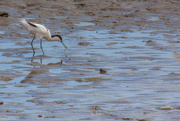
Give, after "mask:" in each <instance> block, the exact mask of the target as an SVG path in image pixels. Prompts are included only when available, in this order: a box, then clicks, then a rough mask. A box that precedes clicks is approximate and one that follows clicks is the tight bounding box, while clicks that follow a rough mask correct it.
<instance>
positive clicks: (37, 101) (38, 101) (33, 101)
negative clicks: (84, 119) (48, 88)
mask: <svg viewBox="0 0 180 121" xmlns="http://www.w3.org/2000/svg"><path fill="white" fill-rule="evenodd" d="M27 102H32V103H40V104H42V103H43V101H41V100H38V99H33V100H27Z"/></svg>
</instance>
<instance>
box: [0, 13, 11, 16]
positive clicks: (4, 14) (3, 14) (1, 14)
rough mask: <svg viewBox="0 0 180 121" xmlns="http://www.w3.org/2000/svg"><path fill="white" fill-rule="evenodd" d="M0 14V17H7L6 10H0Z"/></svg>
mask: <svg viewBox="0 0 180 121" xmlns="http://www.w3.org/2000/svg"><path fill="white" fill-rule="evenodd" d="M0 16H1V17H8V16H9V13H7V12H0Z"/></svg>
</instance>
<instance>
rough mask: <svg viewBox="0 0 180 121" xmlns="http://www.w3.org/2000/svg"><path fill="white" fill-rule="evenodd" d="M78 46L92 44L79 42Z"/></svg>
mask: <svg viewBox="0 0 180 121" xmlns="http://www.w3.org/2000/svg"><path fill="white" fill-rule="evenodd" d="M78 45H82V46H88V45H90V42H79V44H78Z"/></svg>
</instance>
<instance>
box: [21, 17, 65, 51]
mask: <svg viewBox="0 0 180 121" xmlns="http://www.w3.org/2000/svg"><path fill="white" fill-rule="evenodd" d="M20 22H21V24H22V25H23V26H24V27H25V28H26V29H27V31H29V33H30V34H32V35H34V37H33V39H32V42H31V46H32V49H33V53H34V54H35V51H34V48H33V41H34V39H35V38H40V47H41V50H42V52H43V54H44V51H43V48H42V38H44V39H46V40H48V41H60V42H61V43H62V44H63V46H64V47H65V48H66V49H67V47H66V45H65V44H64V43H63V41H62V37H61V36H60V35H52V36H51V33H50V31H49V29H47V28H46V27H45V26H43V25H41V24H37V23H33V22H27V21H26V20H25V19H22V20H20Z"/></svg>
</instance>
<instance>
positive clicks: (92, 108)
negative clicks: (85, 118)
mask: <svg viewBox="0 0 180 121" xmlns="http://www.w3.org/2000/svg"><path fill="white" fill-rule="evenodd" d="M90 109H91V110H92V111H93V113H94V114H96V113H97V110H99V109H100V108H99V106H92V107H91V108H90Z"/></svg>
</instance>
